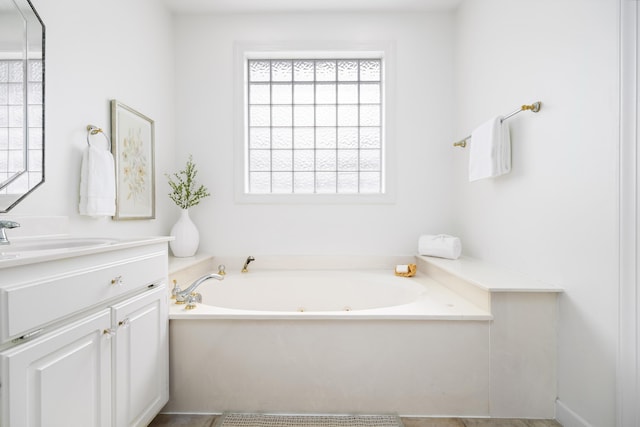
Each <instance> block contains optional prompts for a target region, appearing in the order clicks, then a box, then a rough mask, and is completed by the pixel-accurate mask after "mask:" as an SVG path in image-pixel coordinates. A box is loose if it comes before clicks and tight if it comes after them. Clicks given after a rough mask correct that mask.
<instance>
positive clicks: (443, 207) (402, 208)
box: [175, 13, 453, 256]
mask: <svg viewBox="0 0 640 427" xmlns="http://www.w3.org/2000/svg"><path fill="white" fill-rule="evenodd" d="M452 23H453V16H452V14H449V13H433V14H426V13H412V14H398V13H384V14H376V13H371V14H364V13H360V14H348V13H340V14H327V13H314V14H311V13H308V14H286V13H279V14H255V15H251V14H246V15H243V14H236V15H233V14H229V15H220V14H218V15H204V16H195V15H182V16H178V17H177V19H176V28H175V34H176V63H177V70H176V73H177V87H176V88H177V91H176V93H177V102H176V105H177V115H176V117H177V123H176V126H177V135H178V137H177V143H178V145H179V147H180V153H179V157H180V159H181V161H185V160H186V158H187V156H188V153H192V154H193V156H194V160H195V161H196V164H197V165H198V166H199V169H200V174H199V176H198V178H199V180H200V181H201V182H202V183H204V184H205V185H207V186H208V187H209V189H210V190H211V192H212V194H213V197H212V198H208V199H206V200H205V201H204V202H203V203H201V205H199V206H197V207H195V208H193V209H192V210H191V212H192V218H193V219H194V221H195V222H196V223H197V224H198V226H199V229H200V233H201V236H200V237H201V249H202V250H204V251H207V252H210V253H214V254H225V255H249V254H251V255H255V256H258V255H260V254H270V255H273V254H315V255H322V254H412V253H414V252H415V250H416V245H417V237H418V235H419V234H420V233H423V232H431V233H437V232H447V231H448V224H449V223H450V218H449V213H450V211H449V207H450V191H449V183H448V182H447V180H448V177H449V172H448V169H449V166H450V163H449V162H450V159H451V152H450V150H449V149H448V147H447V144H446V142H447V141H448V139H449V138H450V137H451V126H452V111H453V102H452V88H453V84H452V82H453V80H452V79H453V72H452V71H453V68H452V65H453V53H452V47H453V38H452V36H453V31H452ZM301 40H309V41H314V42H322V41H327V42H335V41H359V42H366V41H380V40H382V41H394V42H395V44H396V62H397V63H396V82H395V86H396V94H395V95H396V96H395V101H396V105H397V109H396V110H395V111H392V113H394V114H395V120H396V126H395V129H396V135H395V141H394V142H395V146H396V148H397V169H398V178H397V188H396V191H397V197H396V202H395V203H393V204H386V205H385V204H378V205H346V206H345V205H323V206H321V205H299V204H298V205H294V204H289V205H275V204H272V205H264V204H263V205H257V204H238V203H236V202H235V201H234V182H233V179H234V170H233V154H234V144H236V143H238V142H237V141H234V140H233V134H234V129H233V108H232V106H233V104H234V97H237V96H239V94H235V93H234V91H233V81H234V76H233V72H234V64H233V43H234V41H261V42H281V41H301ZM240 96H241V95H240ZM176 215H177V213H176Z"/></svg>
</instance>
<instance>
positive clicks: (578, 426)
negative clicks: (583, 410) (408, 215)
mask: <svg viewBox="0 0 640 427" xmlns="http://www.w3.org/2000/svg"><path fill="white" fill-rule="evenodd" d="M556 421H558V422H559V423H560V424H562V426H563V427H593V426H592V425H591V424H589V423H588V422H586V421H585V420H584V418H582V417H581V416H580V415H578V414H576V413H575V412H573V411H572V410H571V409H569V407H568V406H567V405H565V404H564V403H562V402H561V401H560V399H556Z"/></svg>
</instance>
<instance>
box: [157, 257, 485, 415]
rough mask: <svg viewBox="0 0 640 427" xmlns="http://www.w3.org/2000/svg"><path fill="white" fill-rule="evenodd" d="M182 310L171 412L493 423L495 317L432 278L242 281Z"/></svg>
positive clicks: (334, 274)
mask: <svg viewBox="0 0 640 427" xmlns="http://www.w3.org/2000/svg"><path fill="white" fill-rule="evenodd" d="M198 291H199V292H201V293H202V296H203V300H204V301H203V304H199V305H198V307H197V308H196V309H194V310H185V309H184V305H175V304H171V307H170V319H171V322H170V333H171V335H170V337H171V338H170V340H171V355H170V356H171V359H170V360H171V370H170V372H171V380H170V384H171V393H170V395H171V398H170V401H169V403H168V404H167V406H166V407H165V409H164V412H175V413H181V412H182V413H221V412H225V411H248V412H287V413H381V412H383V413H399V414H404V415H443V416H444V415H451V414H455V415H458V416H462V415H468V416H486V415H487V414H488V403H487V402H488V396H487V390H488V389H489V373H488V369H487V367H488V366H489V348H488V346H487V345H486V343H487V342H488V341H489V323H490V322H489V320H490V319H491V316H490V314H489V313H488V312H487V311H486V310H482V309H480V308H478V307H477V306H475V305H473V304H471V303H470V302H468V301H467V300H465V299H464V298H462V297H461V296H459V295H457V294H455V293H454V292H451V291H450V290H448V289H447V288H446V287H444V286H442V285H440V284H439V283H437V282H435V281H434V280H432V279H430V278H429V277H426V276H424V275H418V276H416V277H415V278H400V277H395V276H394V275H393V270H389V269H385V270H367V271H342V270H340V271H319V270H314V271H256V270H254V271H251V272H249V273H245V274H240V273H235V272H231V273H229V274H228V275H227V276H226V277H225V279H224V280H223V281H217V280H208V281H206V282H204V283H203V284H202V285H201V286H200V287H199V288H198Z"/></svg>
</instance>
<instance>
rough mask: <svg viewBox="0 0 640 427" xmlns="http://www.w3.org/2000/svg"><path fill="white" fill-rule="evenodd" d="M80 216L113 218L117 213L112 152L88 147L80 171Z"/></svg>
mask: <svg viewBox="0 0 640 427" xmlns="http://www.w3.org/2000/svg"><path fill="white" fill-rule="evenodd" d="M79 210H80V215H88V216H92V217H100V216H113V215H115V213H116V177H115V166H114V161H113V156H112V155H111V152H110V151H108V150H106V149H104V148H98V147H93V146H91V145H90V146H88V147H87V148H86V150H85V151H84V154H83V155H82V169H81V171H80V205H79Z"/></svg>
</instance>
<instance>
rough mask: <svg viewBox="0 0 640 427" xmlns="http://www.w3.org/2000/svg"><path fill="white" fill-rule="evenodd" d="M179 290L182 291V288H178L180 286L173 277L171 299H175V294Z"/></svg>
mask: <svg viewBox="0 0 640 427" xmlns="http://www.w3.org/2000/svg"><path fill="white" fill-rule="evenodd" d="M180 291H182V289H180V286H178V281H177V280H176V279H173V289H171V299H176V295H178V293H180Z"/></svg>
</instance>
